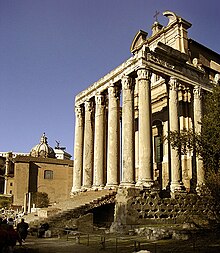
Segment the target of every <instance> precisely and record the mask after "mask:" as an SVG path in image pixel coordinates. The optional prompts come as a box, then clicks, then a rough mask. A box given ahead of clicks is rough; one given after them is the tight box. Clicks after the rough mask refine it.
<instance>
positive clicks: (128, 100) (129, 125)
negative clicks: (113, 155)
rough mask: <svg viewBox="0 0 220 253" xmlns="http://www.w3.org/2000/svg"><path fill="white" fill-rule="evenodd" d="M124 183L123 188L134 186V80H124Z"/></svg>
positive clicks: (125, 77) (125, 78) (126, 77)
mask: <svg viewBox="0 0 220 253" xmlns="http://www.w3.org/2000/svg"><path fill="white" fill-rule="evenodd" d="M121 81H122V91H123V93H122V97H123V104H122V182H121V185H123V186H132V185H133V184H134V169H135V166H134V93H133V89H132V79H131V78H130V77H128V76H124V77H123V78H122V80H121Z"/></svg>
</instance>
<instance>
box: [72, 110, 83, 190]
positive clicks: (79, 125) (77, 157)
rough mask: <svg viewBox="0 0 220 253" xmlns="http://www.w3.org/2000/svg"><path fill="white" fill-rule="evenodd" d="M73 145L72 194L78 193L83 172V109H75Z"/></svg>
mask: <svg viewBox="0 0 220 253" xmlns="http://www.w3.org/2000/svg"><path fill="white" fill-rule="evenodd" d="M75 114H76V117H75V144H74V166H73V187H72V192H75V191H79V190H80V188H81V185H82V170H83V134H84V119H83V108H82V107H81V106H76V108H75Z"/></svg>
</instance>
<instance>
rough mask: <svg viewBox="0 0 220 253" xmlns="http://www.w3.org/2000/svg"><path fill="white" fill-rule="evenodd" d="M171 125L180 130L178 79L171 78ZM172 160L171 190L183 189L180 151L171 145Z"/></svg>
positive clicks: (171, 127) (173, 129)
mask: <svg viewBox="0 0 220 253" xmlns="http://www.w3.org/2000/svg"><path fill="white" fill-rule="evenodd" d="M168 85H169V125H170V131H179V112H178V109H179V108H178V104H179V103H178V85H179V84H178V80H177V79H176V78H172V77H171V78H170V81H169V84H168ZM170 154H171V158H170V162H171V184H170V190H171V192H175V191H180V190H182V189H183V184H182V182H181V167H180V166H181V164H180V155H179V154H178V151H177V150H176V149H174V148H172V147H170Z"/></svg>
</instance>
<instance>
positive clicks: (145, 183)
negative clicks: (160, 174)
mask: <svg viewBox="0 0 220 253" xmlns="http://www.w3.org/2000/svg"><path fill="white" fill-rule="evenodd" d="M153 185H154V181H153V180H149V181H147V180H139V181H138V182H137V183H136V185H135V186H136V187H138V188H141V189H150V188H151V187H152V186H153Z"/></svg>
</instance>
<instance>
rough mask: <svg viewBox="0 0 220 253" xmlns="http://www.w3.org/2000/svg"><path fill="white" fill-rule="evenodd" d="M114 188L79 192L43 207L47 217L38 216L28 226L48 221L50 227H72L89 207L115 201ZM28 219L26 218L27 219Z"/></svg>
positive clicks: (35, 225)
mask: <svg viewBox="0 0 220 253" xmlns="http://www.w3.org/2000/svg"><path fill="white" fill-rule="evenodd" d="M115 195H116V190H107V189H103V190H99V191H92V190H91V191H86V192H80V193H78V194H76V195H74V196H72V197H71V198H70V199H68V200H66V201H62V202H59V203H57V204H56V206H53V207H49V208H47V209H45V211H46V212H47V214H48V217H47V218H39V217H38V219H35V220H34V221H32V222H30V226H32V227H37V226H39V224H40V223H42V222H48V223H49V225H50V228H51V229H55V228H56V229H57V228H65V227H68V228H74V227H75V226H76V220H77V219H78V218H79V217H82V216H83V215H86V214H87V213H88V212H89V211H90V210H91V209H93V208H96V207H99V206H102V205H105V204H110V203H114V202H115ZM27 220H28V219H27Z"/></svg>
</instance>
